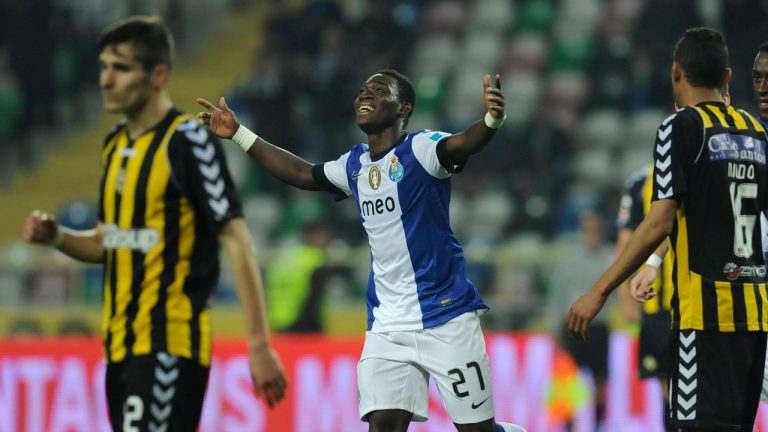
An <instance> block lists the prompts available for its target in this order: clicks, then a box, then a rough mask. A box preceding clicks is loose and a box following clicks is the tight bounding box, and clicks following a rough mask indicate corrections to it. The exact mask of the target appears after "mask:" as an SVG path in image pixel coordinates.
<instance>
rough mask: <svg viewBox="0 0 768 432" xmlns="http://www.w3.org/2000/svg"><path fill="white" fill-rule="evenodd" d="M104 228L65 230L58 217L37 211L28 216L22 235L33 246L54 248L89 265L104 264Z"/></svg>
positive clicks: (99, 226)
mask: <svg viewBox="0 0 768 432" xmlns="http://www.w3.org/2000/svg"><path fill="white" fill-rule="evenodd" d="M102 231H103V230H102V226H101V224H99V225H98V226H97V227H96V228H94V229H92V230H85V231H75V230H71V229H68V228H64V227H62V226H61V225H59V223H58V222H57V221H56V216H54V215H51V214H48V213H43V212H41V211H40V210H35V211H33V212H32V213H30V215H29V216H27V220H26V221H25V222H24V229H23V231H22V235H23V237H24V240H26V241H27V242H29V243H32V244H39V245H48V246H53V247H55V248H57V249H58V250H60V251H61V252H63V253H65V254H66V255H69V256H70V257H72V258H74V259H76V260H78V261H83V262H87V263H94V264H101V263H103V262H104V246H103V241H102V237H103V234H102Z"/></svg>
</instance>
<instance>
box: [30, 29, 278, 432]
mask: <svg viewBox="0 0 768 432" xmlns="http://www.w3.org/2000/svg"><path fill="white" fill-rule="evenodd" d="M99 47H100V49H101V53H100V55H99V64H100V86H101V91H102V97H103V103H104V106H105V108H106V110H107V111H109V112H111V113H120V114H123V115H124V116H125V119H124V120H123V121H121V122H120V123H119V124H118V125H117V126H116V127H115V128H114V129H113V130H112V131H111V132H110V133H109V135H108V136H107V138H106V140H105V143H104V147H103V149H102V153H101V165H102V179H101V183H100V189H99V192H100V193H99V203H100V206H99V223H98V226H97V227H96V228H95V229H93V230H89V231H79V232H78V231H72V230H69V229H66V228H63V227H60V226H58V224H57V223H56V221H55V219H54V218H53V216H51V215H47V214H42V213H40V212H37V211H35V212H33V214H32V215H30V217H29V218H28V219H27V223H26V225H25V229H24V235H25V238H26V239H27V240H28V241H30V242H33V243H41V244H51V245H54V246H56V247H57V248H58V249H59V250H60V251H62V252H64V253H65V254H67V255H69V256H71V257H73V258H75V259H78V260H81V261H85V262H91V263H103V265H104V320H103V334H104V348H105V352H106V360H107V378H106V384H107V385H106V387H107V399H108V405H109V411H110V419H111V423H112V427H113V429H114V430H116V431H125V432H128V431H140V430H141V431H144V430H168V431H191V430H195V429H196V428H197V425H198V422H199V418H200V414H201V412H202V403H203V395H204V394H205V387H206V384H207V380H208V372H209V367H210V363H211V325H210V318H209V301H210V297H211V294H212V292H213V290H214V288H215V287H216V284H217V282H218V277H219V259H218V247H219V244H221V245H223V246H224V250H225V252H226V253H227V255H228V258H229V260H230V263H231V265H232V269H233V271H234V276H235V282H236V285H237V290H238V294H239V295H240V298H241V301H242V302H243V306H244V309H245V312H246V322H247V325H248V332H249V334H248V336H249V346H250V352H249V354H250V357H249V358H250V366H251V373H252V377H253V382H254V386H255V390H256V393H257V395H263V396H264V397H265V398H266V400H267V402H268V403H269V405H270V406H272V405H274V404H276V403H277V402H278V401H279V400H281V399H282V397H283V393H284V390H285V385H286V384H285V377H284V372H283V369H282V365H281V364H280V360H279V359H278V357H277V355H276V354H275V353H274V351H273V350H272V348H271V345H270V343H269V334H268V327H267V323H266V312H265V307H264V293H263V287H262V282H261V276H260V272H259V268H258V263H257V260H256V255H255V253H254V251H253V246H252V244H251V240H250V235H249V233H248V231H247V229H246V226H245V223H244V220H243V215H242V209H241V204H240V199H239V197H238V195H237V192H236V191H235V188H234V185H233V183H232V179H231V178H230V175H229V172H228V170H227V165H226V160H225V159H224V154H223V150H222V148H221V145H220V143H219V142H218V140H216V139H215V138H214V137H211V136H210V135H209V134H208V132H207V130H206V129H205V127H201V125H200V124H199V123H198V122H197V121H196V120H195V119H194V117H193V116H190V115H187V114H184V113H182V112H180V111H179V110H178V109H176V108H175V107H174V106H173V103H172V102H171V99H170V97H169V96H168V94H167V91H166V84H167V81H168V76H169V73H170V69H171V66H172V64H173V40H172V37H171V35H170V32H169V31H168V30H167V28H166V26H165V24H164V23H163V22H162V21H160V19H158V18H155V17H133V18H129V19H126V20H124V21H120V22H118V23H116V24H114V25H112V26H110V27H108V28H107V29H106V30H105V31H104V32H103V33H102V35H101V37H100V40H99Z"/></svg>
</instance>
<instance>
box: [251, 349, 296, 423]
mask: <svg viewBox="0 0 768 432" xmlns="http://www.w3.org/2000/svg"><path fill="white" fill-rule="evenodd" d="M249 357H250V358H249V362H250V367H251V380H252V381H253V390H254V393H255V394H256V397H263V398H264V400H266V401H267V405H269V407H270V408H272V407H274V406H276V405H277V403H278V402H280V401H281V400H282V399H283V397H285V390H286V389H287V388H288V382H287V380H286V378H285V371H284V370H283V364H282V362H280V358H279V357H278V356H277V353H275V351H274V350H272V347H271V346H269V345H261V346H260V347H257V348H251V349H250V355H249Z"/></svg>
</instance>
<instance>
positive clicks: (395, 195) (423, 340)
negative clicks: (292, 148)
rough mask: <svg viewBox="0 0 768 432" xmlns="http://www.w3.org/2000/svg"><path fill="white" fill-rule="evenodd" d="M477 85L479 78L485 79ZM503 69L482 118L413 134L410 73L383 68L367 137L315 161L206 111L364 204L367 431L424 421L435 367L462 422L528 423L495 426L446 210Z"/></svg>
mask: <svg viewBox="0 0 768 432" xmlns="http://www.w3.org/2000/svg"><path fill="white" fill-rule="evenodd" d="M478 84H479V83H478ZM500 86H501V77H500V76H499V75H496V76H495V79H494V80H493V82H492V79H491V76H490V75H485V76H484V77H483V93H482V97H483V102H484V104H485V108H486V111H487V112H486V114H485V117H484V118H483V119H480V120H478V121H477V122H475V123H473V124H472V125H470V126H469V127H468V128H467V130H465V131H464V132H461V133H457V134H449V133H445V132H439V131H431V130H421V131H418V132H407V131H406V130H405V129H406V126H407V125H408V119H409V118H410V116H411V113H412V112H413V108H414V105H415V102H416V95H415V91H414V88H413V85H412V84H411V82H410V81H409V80H408V78H406V77H405V76H404V75H402V74H401V73H399V72H397V71H395V70H392V69H386V70H381V71H378V72H376V73H375V74H374V75H372V76H371V77H370V78H368V79H367V80H366V81H365V82H364V83H363V84H362V85H361V86H360V89H359V93H358V96H357V97H356V98H355V103H354V107H355V111H356V118H357V125H358V127H359V128H360V129H361V130H362V131H363V132H364V133H365V134H366V135H367V142H366V143H360V144H357V145H355V146H353V147H352V148H351V150H349V151H348V152H347V153H345V154H343V155H342V156H341V157H339V158H338V159H336V160H334V161H329V162H326V163H321V164H311V163H309V162H307V161H305V160H304V159H301V158H300V157H298V156H296V155H294V154H292V153H290V152H287V151H285V150H283V149H281V148H280V147H277V146H274V145H272V144H270V143H269V142H267V141H265V140H264V139H262V138H259V137H258V136H257V135H256V134H254V133H253V132H251V131H250V130H248V129H247V128H246V127H245V126H243V125H240V124H239V122H238V120H237V117H236V116H235V114H234V112H232V111H231V110H230V109H229V108H228V107H227V104H226V101H225V100H224V98H221V100H220V105H221V106H220V107H216V106H215V105H213V104H211V103H210V102H208V101H206V100H204V99H198V103H199V104H200V105H202V106H203V107H205V108H206V109H207V111H206V112H201V113H200V114H199V118H200V119H201V120H202V121H203V122H204V123H205V124H206V125H208V127H209V128H210V130H211V131H212V132H213V133H214V134H215V135H217V136H219V137H222V138H229V139H232V140H233V141H234V142H236V143H237V144H239V145H240V146H241V147H242V148H243V149H244V150H245V151H246V152H247V153H248V154H249V155H250V156H251V157H252V158H253V159H255V160H256V161H258V162H259V163H260V164H261V165H262V166H263V167H264V168H265V169H266V170H267V171H269V172H270V173H271V174H272V175H274V176H275V177H277V178H279V179H280V180H282V181H284V182H286V183H288V184H291V185H293V186H296V187H298V188H301V189H305V190H321V191H328V192H330V193H331V194H333V196H334V197H335V198H336V199H337V200H341V199H344V198H347V197H352V198H353V199H354V200H355V203H356V204H357V208H358V211H359V212H360V217H361V219H362V223H363V227H364V228H365V230H366V232H367V234H368V241H369V245H370V248H371V272H370V276H369V279H368V287H367V303H368V331H367V332H366V338H365V346H364V348H363V353H362V356H361V359H360V362H359V363H358V387H359V392H360V407H359V412H360V417H361V419H362V420H363V421H367V422H369V430H370V431H382V432H383V431H387V432H392V431H405V430H407V428H408V425H409V423H410V422H411V421H412V420H413V421H424V420H426V418H427V408H428V382H429V376H430V375H431V376H433V377H434V378H435V382H436V383H437V386H438V389H439V391H440V394H441V395H442V398H443V402H444V404H445V406H446V410H447V412H448V414H449V415H450V417H451V420H452V421H453V422H454V424H455V426H456V428H457V430H459V431H467V432H468V431H480V432H497V431H520V430H522V428H520V427H519V426H515V425H511V424H508V423H503V424H500V423H496V421H495V420H494V405H493V391H492V385H491V373H490V365H489V361H488V355H487V353H486V349H485V341H484V339H483V334H482V330H481V328H480V321H479V315H480V314H481V313H483V312H484V311H485V310H487V309H488V307H487V306H486V305H485V303H483V300H482V299H481V298H480V295H479V294H478V292H477V289H476V288H475V287H474V285H473V284H472V283H471V282H470V281H469V280H468V279H467V276H466V270H465V267H466V263H465V259H464V252H463V251H462V248H461V246H460V245H459V242H458V241H457V240H456V237H455V236H454V234H453V231H452V230H451V227H450V224H449V218H448V208H449V203H450V191H451V188H450V178H451V175H452V174H454V173H457V172H459V171H460V170H461V168H462V167H463V166H464V164H465V163H466V162H467V160H468V158H469V157H470V156H471V155H472V154H474V153H477V152H479V151H481V150H482V149H483V148H484V147H485V146H486V145H488V144H489V143H490V142H491V139H492V138H493V137H494V135H495V134H496V130H497V129H498V128H499V127H500V126H501V124H502V122H503V121H504V118H505V111H504V96H503V94H502V92H501V90H500Z"/></svg>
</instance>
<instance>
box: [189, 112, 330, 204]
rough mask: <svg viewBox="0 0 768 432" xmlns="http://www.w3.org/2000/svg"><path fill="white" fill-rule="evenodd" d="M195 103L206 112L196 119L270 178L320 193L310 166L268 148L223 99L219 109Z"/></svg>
mask: <svg viewBox="0 0 768 432" xmlns="http://www.w3.org/2000/svg"><path fill="white" fill-rule="evenodd" d="M197 103H198V104H200V105H201V106H203V107H204V108H205V109H206V110H207V111H203V112H200V113H198V114H197V117H198V118H199V119H200V120H201V121H202V122H203V123H205V125H206V126H208V129H210V131H211V132H212V133H213V134H214V135H216V136H217V137H219V138H226V139H231V140H232V141H234V142H235V143H237V144H238V145H240V147H242V148H243V150H245V152H246V153H248V155H249V156H251V157H252V158H253V159H255V160H256V161H257V162H259V164H261V166H263V167H264V168H265V169H266V170H267V171H269V173H270V174H272V175H273V176H275V177H277V178H278V179H280V180H281V181H283V182H285V183H288V184H289V185H291V186H295V187H297V188H299V189H305V190H321V189H322V187H321V186H320V184H318V183H317V182H316V181H315V179H314V178H313V177H312V164H311V163H309V162H307V161H305V160H304V159H302V158H300V157H298V156H296V155H295V154H293V153H291V152H289V151H287V150H284V149H282V148H280V147H277V146H275V145H272V144H270V143H269V142H267V141H265V140H264V139H263V138H260V137H259V136H258V135H256V134H255V133H253V132H251V131H250V130H248V128H247V127H245V126H243V125H241V124H240V122H239V121H238V120H237V116H236V115H235V112H234V111H232V110H231V109H230V108H229V106H227V101H226V100H224V97H221V99H219V105H220V107H217V106H216V105H214V104H212V103H210V102H208V101H207V100H205V99H203V98H197Z"/></svg>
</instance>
